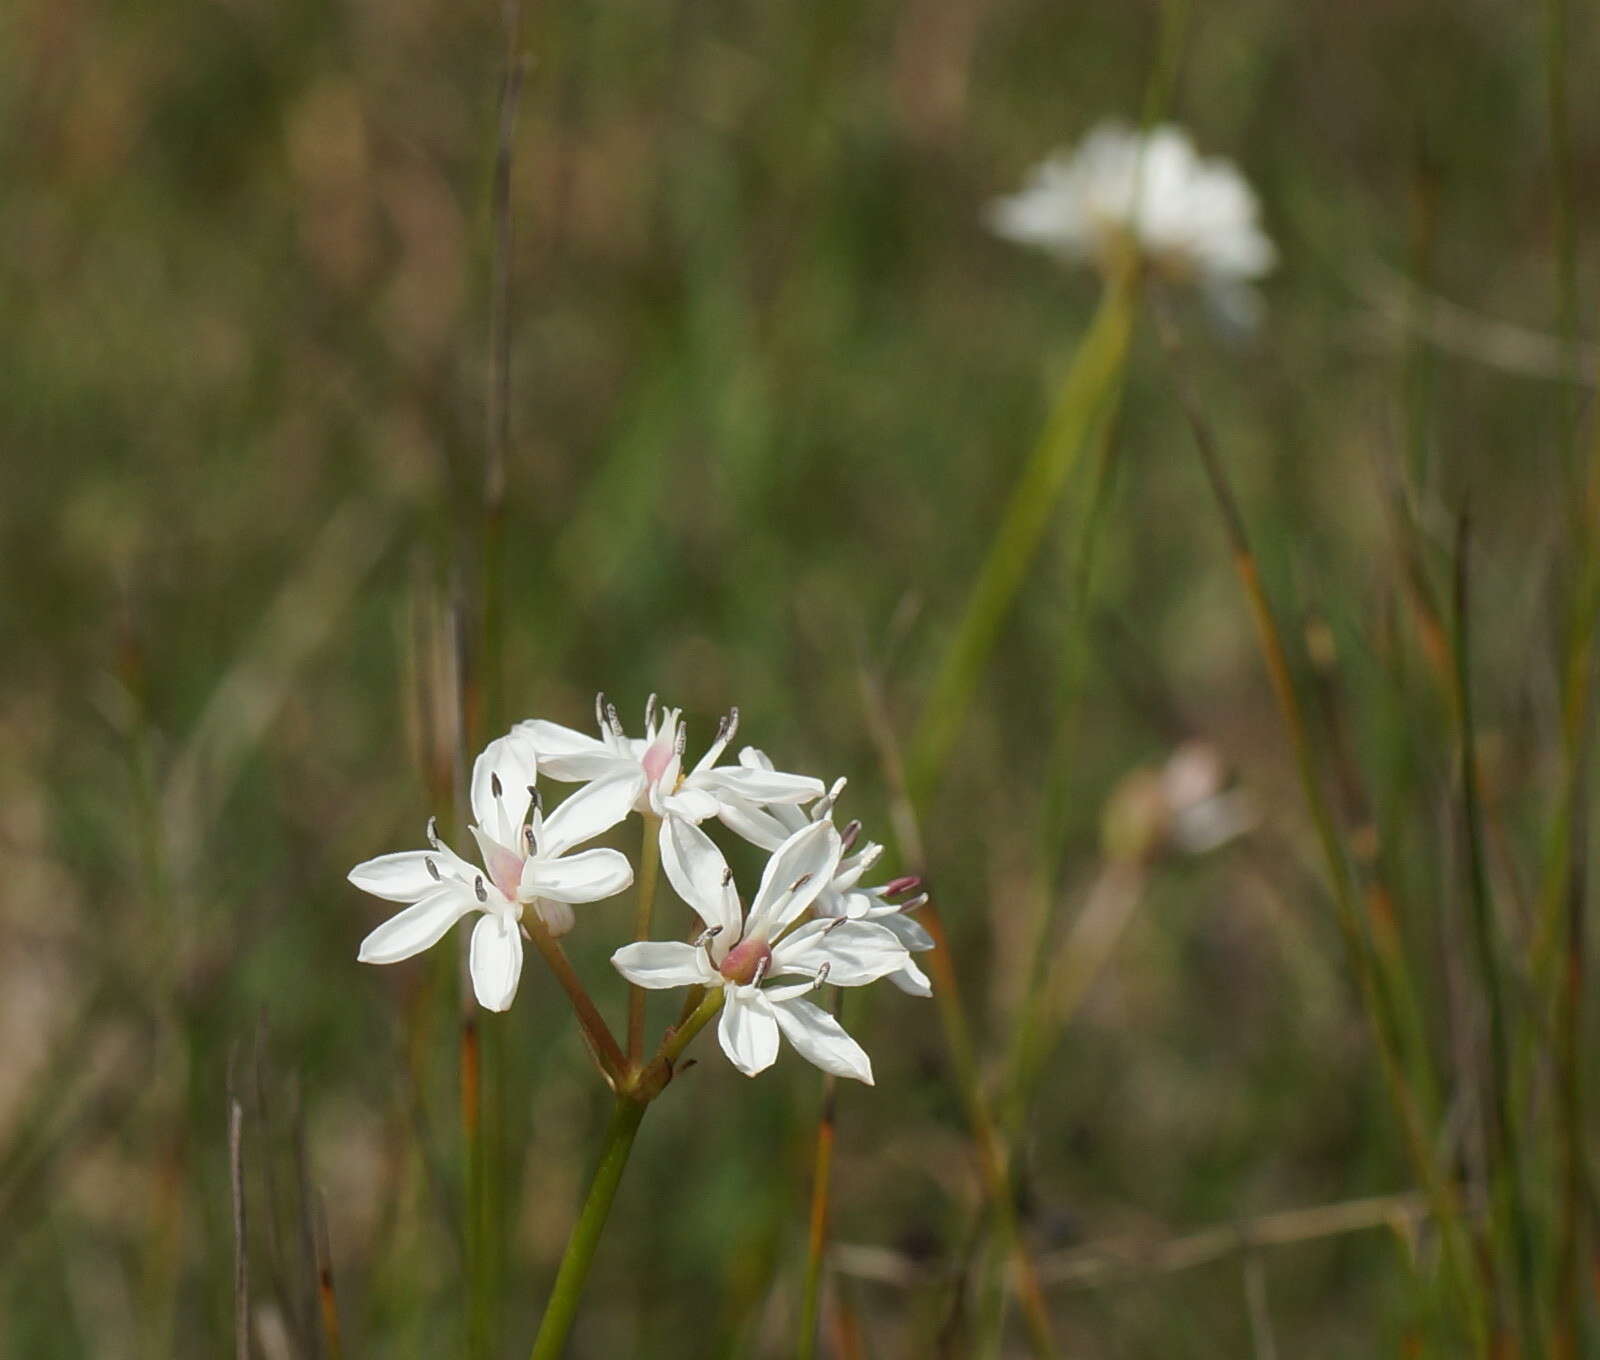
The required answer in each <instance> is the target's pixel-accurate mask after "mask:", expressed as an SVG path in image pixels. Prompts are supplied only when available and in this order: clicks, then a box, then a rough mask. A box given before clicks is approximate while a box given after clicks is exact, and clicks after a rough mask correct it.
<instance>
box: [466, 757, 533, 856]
mask: <svg viewBox="0 0 1600 1360" xmlns="http://www.w3.org/2000/svg"><path fill="white" fill-rule="evenodd" d="M538 777H539V757H538V752H537V751H536V750H535V749H534V745H533V741H532V740H531V739H530V738H529V737H527V736H526V735H524V734H523V733H521V732H515V731H513V732H508V733H507V734H506V735H505V736H503V737H496V738H495V739H494V740H493V741H491V742H490V743H489V744H488V745H487V746H485V747H484V748H483V754H482V755H480V756H479V757H478V758H477V760H476V761H474V762H473V765H472V818H473V820H474V821H475V822H477V824H478V825H479V826H481V827H482V828H483V829H484V830H485V831H487V832H488V833H489V834H490V835H491V836H493V837H494V839H495V840H497V841H499V842H500V844H501V845H505V846H514V845H516V844H517V840H518V837H520V836H521V834H522V823H523V821H524V820H525V819H526V817H527V815H528V805H529V803H531V802H532V801H533V794H532V792H531V790H532V788H533V785H534V782H535V781H536V780H537V779H538ZM497 783H498V786H499V789H500V796H499V797H498V798H496V797H495V793H494V791H495V787H496V784H497Z"/></svg>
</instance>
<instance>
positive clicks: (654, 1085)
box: [529, 987, 722, 1360]
mask: <svg viewBox="0 0 1600 1360" xmlns="http://www.w3.org/2000/svg"><path fill="white" fill-rule="evenodd" d="M721 1009H722V988H720V987H718V988H716V989H715V990H714V991H711V992H707V993H706V995H705V999H704V1000H702V1001H701V1003H700V1004H699V1005H698V1006H697V1007H695V1010H694V1013H693V1014H692V1015H690V1017H689V1018H688V1019H687V1020H686V1021H684V1022H683V1024H681V1025H679V1026H677V1027H676V1028H675V1029H671V1030H668V1031H667V1035H666V1038H665V1039H663V1040H662V1042H661V1047H660V1049H659V1050H658V1051H657V1053H656V1056H655V1058H654V1059H652V1060H651V1062H650V1064H649V1066H647V1067H646V1068H644V1070H643V1071H641V1072H639V1073H637V1074H636V1076H635V1077H634V1079H633V1081H632V1082H631V1083H630V1084H628V1085H625V1086H623V1088H622V1089H621V1090H620V1091H619V1092H618V1094H617V1103H616V1106H615V1107H614V1108H613V1110H612V1112H611V1124H610V1127H609V1128H607V1130H606V1141H605V1146H604V1147H603V1148H602V1149H601V1152H600V1165H599V1166H598V1167H596V1168H595V1173H594V1180H592V1181H591V1182H590V1183H589V1194H588V1197H587V1198H586V1199H585V1200H584V1202H583V1212H582V1213H580V1214H579V1215H578V1221H577V1223H575V1224H574V1225H573V1228H572V1236H571V1237H570V1238H569V1239H568V1240H567V1250H566V1252H565V1253H564V1254H563V1255H562V1257H561V1265H560V1267H559V1268H558V1269H557V1271H556V1282H555V1284H554V1285H553V1286H552V1287H551V1289H550V1300H549V1302H548V1303H546V1305H545V1311H544V1319H543V1320H542V1321H541V1322H540V1323H539V1334H538V1335H537V1336H536V1337H534V1339H533V1351H532V1353H531V1354H530V1356H529V1360H556V1357H558V1356H559V1355H560V1354H561V1353H562V1351H563V1350H564V1349H565V1348H566V1344H567V1338H568V1336H570V1335H571V1333H572V1324H573V1321H574V1320H575V1319H576V1318H577V1315H578V1301H579V1299H580V1298H581V1297H582V1296H583V1286H584V1283H585V1281H587V1280H588V1278H589V1267H590V1266H591V1265H593V1263H594V1253H595V1248H596V1247H598V1246H599V1245H600V1234H601V1233H602V1232H603V1231H604V1230H605V1226H606V1218H607V1216H608V1215H609V1214H610V1213H611V1202H612V1201H613V1200H614V1199H616V1197H617V1186H619V1185H620V1184H621V1183H622V1173H623V1170H624V1169H625V1168H626V1167H627V1165H628V1154H629V1153H630V1152H632V1151H633V1140H634V1138H635V1136H637V1134H638V1132H639V1123H640V1121H641V1120H642V1119H643V1118H644V1112H645V1110H646V1108H647V1107H648V1106H649V1104H650V1102H651V1101H652V1100H654V1099H655V1098H656V1097H657V1096H658V1095H660V1094H661V1092H662V1091H663V1090H664V1089H665V1088H666V1085H667V1083H668V1082H669V1081H671V1080H672V1070H673V1066H674V1064H675V1063H676V1062H677V1060H678V1059H679V1058H680V1057H681V1056H682V1055H683V1050H684V1049H685V1048H687V1047H688V1046H689V1041H690V1040H691V1039H693V1038H694V1036H695V1035H696V1034H698V1033H699V1032H700V1031H701V1030H702V1029H703V1028H704V1027H705V1024H706V1022H707V1021H708V1020H710V1019H711V1017H712V1016H714V1015H715V1014H716V1013H717V1012H718V1011H719V1010H721Z"/></svg>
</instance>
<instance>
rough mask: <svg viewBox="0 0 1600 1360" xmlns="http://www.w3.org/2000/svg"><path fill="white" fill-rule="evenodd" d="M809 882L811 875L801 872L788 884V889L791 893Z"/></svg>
mask: <svg viewBox="0 0 1600 1360" xmlns="http://www.w3.org/2000/svg"><path fill="white" fill-rule="evenodd" d="M809 882H811V875H810V874H801V875H800V877H799V878H797V879H795V881H794V882H793V883H791V884H790V885H789V891H790V892H792V893H797V892H799V891H800V889H801V888H803V887H805V886H806V884H807V883H809Z"/></svg>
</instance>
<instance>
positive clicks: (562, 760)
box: [516, 694, 822, 823]
mask: <svg viewBox="0 0 1600 1360" xmlns="http://www.w3.org/2000/svg"><path fill="white" fill-rule="evenodd" d="M682 712H683V710H682V709H677V708H667V709H660V710H658V709H657V707H656V696H655V695H653V694H652V695H651V696H650V701H649V703H647V704H646V705H645V710H644V736H643V737H642V738H640V737H629V736H628V735H627V734H626V733H625V732H624V731H623V730H622V723H621V720H620V719H618V717H617V710H616V708H615V706H613V705H611V704H608V703H607V702H606V698H605V695H603V694H601V695H597V696H596V698H595V717H596V719H597V720H598V722H599V725H600V736H599V737H598V738H595V737H590V736H586V735H584V733H582V732H575V731H573V729H572V728H570V727H562V726H561V725H560V724H559V723H553V722H545V721H544V720H543V719H534V720H532V721H529V722H524V723H518V724H517V728H516V730H517V731H518V732H520V733H523V734H524V735H526V736H527V738H528V739H529V740H530V741H531V742H532V743H533V746H534V749H535V750H536V751H537V752H538V756H539V764H540V768H541V769H542V770H543V771H544V773H545V774H547V775H549V776H550V777H551V778H552V779H561V780H579V779H588V780H594V781H596V782H598V783H609V782H612V781H616V782H618V783H619V784H621V785H623V786H625V787H626V788H627V789H629V790H630V797H631V800H632V806H633V807H634V808H636V809H637V810H638V811H640V812H649V813H652V814H654V815H655V816H657V817H666V816H667V815H669V814H670V815H672V816H674V817H681V818H682V819H683V820H684V821H686V822H695V823H699V822H703V821H704V820H705V819H706V818H707V817H715V816H718V815H720V814H721V812H722V810H723V807H724V806H725V805H726V803H727V802H728V800H729V799H732V798H738V799H740V800H743V801H745V802H751V803H756V804H760V805H765V804H768V803H805V802H809V801H810V800H811V799H813V798H816V797H817V796H819V795H820V794H821V793H822V781H821V780H820V779H812V778H811V777H810V776H809V775H799V774H782V773H779V772H777V771H774V770H771V769H767V770H750V769H746V768H745V767H743V766H739V765H717V764H716V760H717V757H718V756H720V755H721V754H722V752H723V750H724V748H726V746H727V745H728V743H729V742H730V741H732V740H733V734H734V733H735V732H736V731H737V730H738V727H739V710H738V709H734V710H733V711H732V712H731V713H729V714H728V716H727V717H726V718H724V719H723V720H722V722H721V723H720V724H718V726H717V735H716V739H715V740H714V741H713V742H712V743H711V746H710V748H709V749H708V750H707V751H706V753H705V754H704V755H703V756H701V757H700V761H699V763H698V764H697V765H696V766H695V767H694V768H693V769H692V770H690V771H688V772H687V773H685V772H684V769H683V752H684V743H685V740H686V738H687V732H686V730H685V728H684V726H683V723H682V720H681V718H682Z"/></svg>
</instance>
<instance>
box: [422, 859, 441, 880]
mask: <svg viewBox="0 0 1600 1360" xmlns="http://www.w3.org/2000/svg"><path fill="white" fill-rule="evenodd" d="M422 862H423V863H424V864H426V865H427V866H428V874H429V876H430V877H431V878H432V879H433V881H434V882H435V883H443V882H444V879H442V878H441V877H440V876H439V866H438V865H437V864H435V863H434V862H433V856H432V855H427V856H425V857H424V858H423V861H422Z"/></svg>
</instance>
